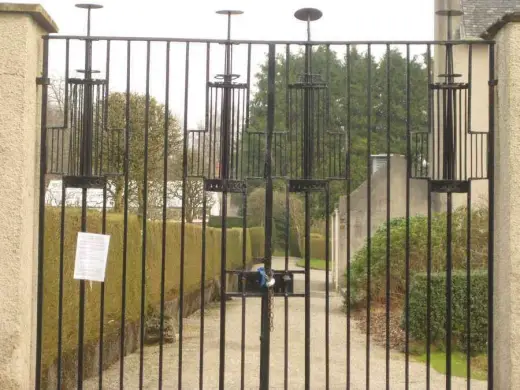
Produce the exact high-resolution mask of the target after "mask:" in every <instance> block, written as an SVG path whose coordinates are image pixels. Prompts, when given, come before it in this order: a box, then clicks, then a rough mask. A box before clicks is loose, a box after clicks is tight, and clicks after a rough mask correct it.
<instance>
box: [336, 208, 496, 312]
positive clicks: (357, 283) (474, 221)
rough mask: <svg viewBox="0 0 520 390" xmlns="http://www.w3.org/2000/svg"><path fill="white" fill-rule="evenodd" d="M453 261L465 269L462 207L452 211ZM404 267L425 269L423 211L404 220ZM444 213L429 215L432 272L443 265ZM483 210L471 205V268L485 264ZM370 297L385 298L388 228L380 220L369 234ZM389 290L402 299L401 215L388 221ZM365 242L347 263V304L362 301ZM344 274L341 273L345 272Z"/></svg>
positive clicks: (412, 270)
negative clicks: (370, 234)
mask: <svg viewBox="0 0 520 390" xmlns="http://www.w3.org/2000/svg"><path fill="white" fill-rule="evenodd" d="M452 218H453V222H452V260H453V268H454V269H456V270H457V269H458V270H462V269H465V268H466V260H467V256H466V254H467V212H466V210H465V209H464V208H460V209H457V210H455V211H454V212H453V214H452ZM409 237H410V240H409V267H410V268H409V270H410V274H411V276H413V275H414V274H416V273H419V272H426V269H427V260H428V256H427V253H428V251H427V249H428V219H427V217H425V216H416V217H412V218H410V220H409ZM446 239H447V233H446V213H439V214H435V215H433V216H432V221H431V244H432V251H431V253H432V256H431V266H432V272H441V271H445V270H446ZM487 245H488V212H487V210H486V209H476V210H473V211H472V214H471V267H472V269H482V268H486V267H487ZM370 248H371V256H370V273H371V288H370V293H371V300H372V302H381V303H383V302H385V299H386V296H385V292H386V261H387V256H386V255H387V228H386V223H385V224H383V225H382V226H381V227H380V228H379V229H378V230H377V231H376V232H375V233H374V234H373V236H372V238H371V245H370ZM389 260H390V264H389V265H390V293H391V298H392V299H393V298H399V299H401V298H402V296H403V295H404V293H405V287H406V219H405V218H396V219H393V220H391V221H390V247H389ZM367 268H368V267H367V243H365V245H364V247H363V248H362V249H360V250H359V251H358V252H357V253H356V254H355V256H354V258H353V260H352V263H351V267H350V269H351V276H350V277H351V305H352V306H353V307H356V306H357V307H363V306H366V297H367ZM345 277H346V274H345Z"/></svg>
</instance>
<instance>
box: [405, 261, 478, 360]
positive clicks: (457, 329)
mask: <svg viewBox="0 0 520 390" xmlns="http://www.w3.org/2000/svg"><path fill="white" fill-rule="evenodd" d="M452 275H453V277H452V302H453V304H452V346H453V349H454V350H459V351H463V352H466V353H467V352H468V350H467V349H468V348H467V347H468V345H467V343H468V338H467V329H466V328H467V324H466V322H467V296H466V292H467V273H466V272H464V271H456V272H453V274H452ZM470 280H471V286H470V289H471V290H470V292H471V296H470V308H471V309H470V327H471V329H470V330H471V336H470V337H471V340H470V343H471V344H470V349H471V350H470V351H469V352H470V354H472V355H474V354H478V353H483V352H486V349H487V340H488V337H487V335H488V333H487V332H488V305H487V303H488V296H487V294H488V274H487V272H486V271H483V270H481V271H474V272H471V274H470ZM427 292H428V278H427V275H426V274H424V273H420V274H416V275H415V276H414V277H413V279H412V281H411V285H410V315H409V318H410V320H409V332H410V337H411V339H413V340H415V341H426V338H427V330H428V327H427V325H428V322H427V299H426V297H427ZM430 310H431V322H430V337H431V342H432V344H433V345H435V346H436V347H437V348H439V349H441V350H444V349H445V344H446V329H445V326H446V273H445V272H442V273H434V274H432V275H431V305H430ZM401 324H402V327H403V328H404V325H405V313H404V312H403V317H402V322H401Z"/></svg>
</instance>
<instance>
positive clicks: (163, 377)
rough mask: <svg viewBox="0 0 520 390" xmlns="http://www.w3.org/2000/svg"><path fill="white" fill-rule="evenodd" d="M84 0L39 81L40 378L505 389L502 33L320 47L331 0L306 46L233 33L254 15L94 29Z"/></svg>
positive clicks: (48, 43) (48, 54) (119, 384)
mask: <svg viewBox="0 0 520 390" xmlns="http://www.w3.org/2000/svg"><path fill="white" fill-rule="evenodd" d="M81 7H83V8H86V9H87V10H88V13H89V16H88V34H87V36H50V37H46V38H45V40H44V66H43V74H42V77H41V78H40V79H39V82H40V84H42V97H43V99H42V101H43V110H42V137H41V139H42V144H41V145H42V147H41V153H42V160H41V162H42V167H41V169H42V173H45V174H44V175H42V178H41V193H40V194H41V195H40V205H41V207H40V232H41V234H40V239H39V268H38V270H39V273H38V288H39V290H38V351H37V371H36V378H37V388H58V389H62V388H74V387H77V388H79V389H82V388H85V389H86V388H88V389H90V388H99V389H101V388H109V389H111V388H178V389H180V388H196V387H199V388H200V389H213V388H219V389H224V388H242V389H244V388H257V387H260V388H261V389H268V388H285V389H288V388H291V389H292V388H300V387H302V388H305V389H310V388H312V389H318V388H324V389H329V388H330V389H336V388H345V387H346V388H359V387H361V386H366V388H369V387H372V388H383V387H386V388H390V387H395V386H397V387H405V388H409V387H410V386H412V387H413V388H415V387H417V385H418V386H419V387H420V388H430V387H431V388H438V387H439V386H445V387H446V388H451V387H452V385H453V387H455V388H459V387H461V386H467V388H470V386H473V387H477V388H480V387H482V386H487V387H488V388H491V387H492V373H493V360H492V350H493V342H492V341H493V328H492V322H491V321H488V319H489V318H492V314H493V306H492V301H493V300H492V293H493V284H492V280H493V274H492V271H493V262H492V259H493V256H492V255H493V240H492V232H493V220H492V218H489V216H490V215H493V180H492V179H493V142H492V139H493V129H494V116H493V112H494V87H495V85H496V82H495V77H494V47H493V43H492V42H487V41H454V40H452V39H451V36H450V35H448V37H447V40H446V41H443V42H318V41H311V36H310V24H311V22H312V21H314V20H317V19H319V18H320V17H321V12H320V11H318V10H316V9H302V10H299V11H297V12H296V14H295V17H296V18H297V19H299V20H301V21H304V22H306V23H307V28H308V39H307V41H302V42H260V41H250V42H248V41H235V40H232V39H231V17H232V16H233V15H236V14H240V12H238V11H221V12H219V13H220V14H224V15H226V16H227V17H228V36H227V39H225V40H185V39H155V38H133V37H128V38H121V37H94V36H91V34H90V12H91V10H92V9H94V8H97V7H96V6H91V5H83V6H81ZM441 14H445V15H446V16H447V17H448V18H451V16H453V15H454V14H455V12H454V11H445V12H441ZM448 24H449V23H448ZM78 59H81V60H80V62H79V63H81V65H79V63H76V62H77V61H78ZM477 62H478V64H477ZM222 63H223V65H224V66H223V71H221V70H219V69H218V67H219V66H220V65H221V64H222ZM76 66H82V67H83V68H82V69H81V70H77V71H74V70H73V69H75V67H76ZM96 68H99V69H101V70H96ZM482 69H485V72H483V71H482ZM73 72H76V73H77V74H76V75H73V74H72V73H73ZM456 72H461V73H463V74H461V75H458V74H456ZM484 73H485V74H484ZM193 74H195V75H196V74H200V77H197V76H193ZM459 79H460V80H463V81H458V80H459ZM194 95H195V96H194ZM472 102H473V103H472ZM482 102H484V106H485V107H486V110H484V111H486V112H479V113H478V115H477V114H474V113H473V112H472V106H474V105H475V104H477V105H478V106H479V107H482V106H483V105H482ZM201 107H202V108H201ZM192 112H195V114H192ZM175 115H179V117H177V116H175ZM199 120H200V123H201V124H200V125H199V126H197V129H194V123H193V122H194V121H197V122H198V121H199ZM475 123H476V124H475ZM478 126H482V131H481V132H479V131H474V130H473V129H474V128H475V127H478ZM376 158H379V159H381V160H383V161H384V168H381V169H375V168H376V167H375V164H374V160H375V159H376ZM479 183H482V184H479ZM478 197H483V200H482V199H477V198H478ZM337 207H339V209H340V210H343V212H342V214H341V215H342V221H341V223H342V226H343V228H342V229H340V230H339V231H340V232H341V231H342V232H343V233H342V235H339V236H338V237H335V238H334V240H332V238H331V213H332V211H333V209H335V208H337ZM79 231H82V232H91V233H100V234H108V235H110V237H111V243H110V252H109V257H108V265H107V269H106V276H105V280H104V282H102V283H92V282H89V281H86V280H74V279H73V270H74V261H75V259H74V253H75V248H76V236H77V233H78V232H79ZM332 242H334V245H335V247H334V249H335V250H336V246H338V248H340V249H337V252H338V253H339V254H340V255H339V257H340V258H339V259H338V258H336V259H335V263H334V264H331V243H332ZM333 269H335V271H334V273H333V275H334V278H332V277H331V273H332V270H333ZM337 270H339V271H337ZM338 272H340V275H338ZM333 279H334V280H335V281H336V282H335V284H333ZM302 301H303V302H302ZM215 302H217V305H216V306H215ZM148 344H150V345H148ZM402 353H404V364H403V362H402V359H401V360H400V359H399V357H397V358H396V357H395V355H396V354H402ZM423 358H424V359H423ZM439 359H443V360H442V362H443V363H442V364H440V365H439V364H438V361H439ZM454 359H457V361H455V362H454V361H453V360H454ZM422 360H424V363H423V362H422ZM434 360H435V362H434ZM361 362H363V363H361ZM444 362H445V363H444ZM455 366H457V367H458V368H457V371H456V372H455V371H454V370H453V369H452V368H453V367H455ZM461 366H464V369H462V371H463V373H462V374H461V368H460V367H461ZM439 367H441V368H439ZM442 367H443V368H442ZM486 378H487V385H486V382H485V380H486Z"/></svg>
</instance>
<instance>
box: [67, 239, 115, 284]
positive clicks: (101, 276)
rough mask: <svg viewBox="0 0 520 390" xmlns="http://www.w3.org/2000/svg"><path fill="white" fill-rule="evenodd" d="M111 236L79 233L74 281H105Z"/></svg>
mask: <svg viewBox="0 0 520 390" xmlns="http://www.w3.org/2000/svg"><path fill="white" fill-rule="evenodd" d="M109 243H110V236H108V235H104V234H94V233H81V232H80V233H78V242H77V246H76V262H75V264H74V279H82V280H91V281H94V282H104V281H105V270H106V266H107V257H108V245H109Z"/></svg>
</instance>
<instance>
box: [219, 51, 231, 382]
mask: <svg viewBox="0 0 520 390" xmlns="http://www.w3.org/2000/svg"><path fill="white" fill-rule="evenodd" d="M226 52H227V54H226V71H227V70H228V69H229V54H228V53H229V52H228V50H226ZM226 73H227V72H226ZM230 100H231V97H230V90H229V88H226V87H225V88H224V91H223V92H222V106H221V107H222V111H221V122H220V123H221V125H220V139H219V140H220V166H219V168H220V175H219V177H220V179H221V180H222V181H223V182H224V181H225V180H227V179H228V178H229V132H230V130H231V129H230V124H231V120H230V119H231V118H230V111H231V101H230ZM227 203H228V193H227V190H226V189H225V188H224V190H223V191H222V206H221V207H222V209H221V223H222V231H221V232H222V234H221V241H220V242H221V244H220V349H219V389H220V390H224V388H225V360H226V299H227V297H226V287H227V286H226V279H227V278H226V277H227V275H226V265H227Z"/></svg>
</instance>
